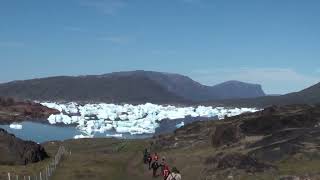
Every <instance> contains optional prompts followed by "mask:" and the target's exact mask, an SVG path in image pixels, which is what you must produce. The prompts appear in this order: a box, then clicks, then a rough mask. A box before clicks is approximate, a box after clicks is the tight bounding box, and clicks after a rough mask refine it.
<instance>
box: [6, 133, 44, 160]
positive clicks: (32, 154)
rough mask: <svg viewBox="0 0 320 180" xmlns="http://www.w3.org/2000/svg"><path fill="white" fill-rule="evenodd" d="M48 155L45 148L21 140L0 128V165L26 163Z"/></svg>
mask: <svg viewBox="0 0 320 180" xmlns="http://www.w3.org/2000/svg"><path fill="white" fill-rule="evenodd" d="M47 157H48V154H47V153H46V151H45V149H44V148H43V147H42V146H41V145H39V144H37V143H35V142H31V141H23V140H21V139H19V138H16V137H15V136H14V135H12V134H9V133H8V132H6V131H5V130H3V129H0V165H26V164H29V163H35V162H39V161H41V160H44V159H45V158H47Z"/></svg>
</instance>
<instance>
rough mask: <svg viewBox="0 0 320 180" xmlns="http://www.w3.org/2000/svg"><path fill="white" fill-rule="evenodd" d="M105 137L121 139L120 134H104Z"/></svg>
mask: <svg viewBox="0 0 320 180" xmlns="http://www.w3.org/2000/svg"><path fill="white" fill-rule="evenodd" d="M106 137H115V138H122V134H106Z"/></svg>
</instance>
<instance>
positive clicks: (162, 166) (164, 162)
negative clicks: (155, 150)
mask: <svg viewBox="0 0 320 180" xmlns="http://www.w3.org/2000/svg"><path fill="white" fill-rule="evenodd" d="M166 165H167V163H166V158H165V157H162V160H161V163H160V167H161V175H163V174H164V173H163V172H164V168H165V167H166Z"/></svg>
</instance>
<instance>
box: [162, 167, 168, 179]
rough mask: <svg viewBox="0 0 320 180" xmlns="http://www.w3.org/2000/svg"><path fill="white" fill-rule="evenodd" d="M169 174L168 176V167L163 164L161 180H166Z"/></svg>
mask: <svg viewBox="0 0 320 180" xmlns="http://www.w3.org/2000/svg"><path fill="white" fill-rule="evenodd" d="M169 174H170V169H169V166H168V165H167V164H164V165H163V167H162V176H163V180H167V178H168V176H169Z"/></svg>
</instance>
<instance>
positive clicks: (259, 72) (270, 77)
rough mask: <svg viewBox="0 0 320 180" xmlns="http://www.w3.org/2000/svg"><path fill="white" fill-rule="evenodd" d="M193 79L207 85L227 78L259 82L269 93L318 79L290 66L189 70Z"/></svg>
mask: <svg viewBox="0 0 320 180" xmlns="http://www.w3.org/2000/svg"><path fill="white" fill-rule="evenodd" d="M190 76H192V77H193V78H194V79H195V80H198V81H201V82H202V83H204V84H207V85H213V84H217V83H220V82H223V81H228V80H239V81H244V82H250V83H257V84H261V85H262V86H263V88H264V90H265V91H266V92H267V93H270V94H278V93H280V94H284V93H289V92H295V91H300V90H302V89H304V88H306V87H309V86H311V85H313V84H316V83H318V82H319V81H320V79H319V78H318V77H315V76H312V75H305V74H302V73H299V72H297V71H295V70H293V69H290V68H225V69H212V70H200V71H199V70H197V71H193V72H191V74H190Z"/></svg>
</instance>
